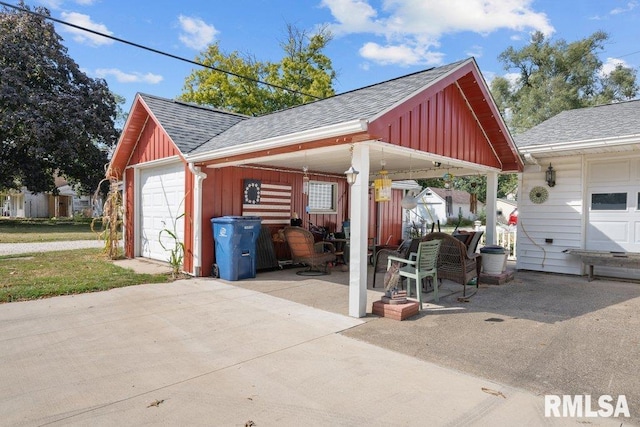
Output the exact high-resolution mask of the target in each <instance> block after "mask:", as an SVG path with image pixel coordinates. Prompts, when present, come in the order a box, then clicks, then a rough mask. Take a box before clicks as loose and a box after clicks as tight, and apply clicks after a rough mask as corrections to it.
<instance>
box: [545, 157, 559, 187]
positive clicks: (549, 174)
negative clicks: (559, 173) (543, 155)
mask: <svg viewBox="0 0 640 427" xmlns="http://www.w3.org/2000/svg"><path fill="white" fill-rule="evenodd" d="M544 176H545V180H546V181H547V185H548V186H549V187H555V185H556V171H554V170H553V166H551V163H549V167H548V168H547V171H546V172H545V174H544Z"/></svg>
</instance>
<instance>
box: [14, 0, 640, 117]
mask: <svg viewBox="0 0 640 427" xmlns="http://www.w3.org/2000/svg"><path fill="white" fill-rule="evenodd" d="M5 2H6V3H9V4H14V5H17V4H18V1H17V0H5ZM25 3H26V4H27V5H28V6H30V7H35V6H44V7H46V8H47V9H49V10H50V12H51V15H52V16H53V17H55V18H57V19H60V20H63V21H66V22H71V23H74V24H76V25H80V26H83V27H88V28H91V29H93V30H95V31H98V32H101V33H105V34H109V35H112V36H114V37H117V38H120V39H124V40H128V41H131V42H134V43H137V44H140V45H144V46H148V47H151V48H153V49H157V50H160V51H163V52H167V53H170V54H172V55H176V56H179V57H183V58H186V59H189V60H194V59H195V58H196V56H197V55H198V54H199V53H200V52H202V51H203V50H205V49H206V46H207V45H208V44H210V43H214V42H218V43H219V46H220V48H221V50H222V51H223V52H226V53H231V52H234V51H235V52H239V53H242V54H250V55H252V56H254V57H255V58H256V59H258V60H261V61H274V62H277V61H280V59H281V58H282V55H283V50H282V48H281V47H280V43H281V42H282V41H283V40H284V39H285V38H286V26H287V24H293V25H295V26H296V27H298V28H300V29H302V30H306V31H308V32H311V33H312V32H314V31H315V30H317V29H318V28H320V27H321V26H326V27H327V28H328V29H330V30H331V32H332V34H333V39H332V41H331V42H330V43H329V45H328V46H327V48H326V49H325V51H324V52H325V54H326V55H327V56H328V57H329V58H330V59H331V60H332V63H333V67H334V69H335V70H336V71H337V74H338V77H337V80H336V82H335V84H334V88H335V90H336V92H337V93H342V92H346V91H349V90H353V89H357V88H360V87H364V86H367V85H371V84H375V83H379V82H382V81H385V80H389V79H392V78H396V77H400V76H403V75H406V74H410V73H412V72H416V71H420V70H424V69H427V68H431V67H434V66H439V65H445V64H448V63H451V62H455V61H458V60H460V59H465V58H468V57H471V56H473V57H475V59H476V61H477V62H478V65H479V68H480V71H481V72H482V73H483V75H484V77H485V80H487V82H490V81H491V79H493V78H494V77H495V76H497V75H506V74H507V73H509V72H512V73H513V72H514V71H515V70H505V69H504V67H503V64H502V63H501V62H500V61H499V60H498V56H499V54H500V53H501V52H503V51H504V50H505V49H507V48H508V47H510V46H511V47H514V48H516V49H519V48H521V47H523V46H525V45H526V44H527V43H528V42H529V40H530V34H531V33H532V32H534V31H542V32H543V33H544V34H546V35H547V36H548V37H550V38H551V40H552V41H555V40H559V39H564V40H566V41H567V42H573V41H576V40H579V39H583V38H585V37H588V36H590V35H591V34H593V33H594V32H595V31H598V30H603V31H605V32H607V33H608V34H609V37H610V38H609V40H608V42H607V44H606V46H605V49H604V51H603V52H602V53H601V55H600V58H601V60H602V61H603V63H604V64H605V66H604V67H603V68H604V70H603V72H606V71H607V70H610V69H612V68H613V67H614V66H615V65H616V64H617V63H622V64H623V65H626V66H630V67H633V68H635V69H636V70H638V69H639V68H640V47H639V44H638V39H639V36H640V30H639V27H640V0H570V1H569V0H539V1H538V0H233V1H228V0H224V1H223V0H182V1H175V0H155V1H146V0H135V1H132V0H127V1H123V0H26V1H25ZM55 25H56V29H57V32H58V34H59V35H60V36H61V37H62V38H63V44H64V45H65V46H66V47H67V49H68V54H69V56H70V57H71V58H73V59H74V60H75V61H76V62H77V63H78V64H79V66H80V67H81V69H82V70H83V71H84V72H85V73H86V74H87V75H88V76H90V77H93V78H103V79H105V80H106V81H107V83H108V85H109V88H110V89H111V91H112V92H114V93H116V94H118V95H121V96H123V97H124V98H125V100H126V102H125V104H124V105H123V109H124V110H125V111H129V109H130V107H131V104H132V102H133V100H134V97H135V94H136V93H137V92H142V93H147V94H152V95H157V96H161V97H166V98H175V97H177V96H179V95H180V94H181V93H182V90H183V86H184V81H185V79H186V78H187V77H188V76H189V74H190V73H191V72H192V71H193V70H194V69H196V68H197V66H196V65H193V64H189V63H187V62H183V61H179V60H176V59H171V58H168V57H165V56H162V55H159V54H156V53H151V52H148V51H145V50H141V49H139V48H136V47H132V46H129V45H126V44H123V43H120V42H118V41H114V40H110V39H107V38H104V37H100V36H96V35H93V34H90V33H86V32H82V31H79V30H76V29H74V28H72V27H68V26H65V25H63V24H55Z"/></svg>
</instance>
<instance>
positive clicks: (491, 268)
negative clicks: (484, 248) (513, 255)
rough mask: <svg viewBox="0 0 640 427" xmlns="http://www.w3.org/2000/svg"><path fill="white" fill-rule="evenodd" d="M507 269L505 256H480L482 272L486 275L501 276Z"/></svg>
mask: <svg viewBox="0 0 640 427" xmlns="http://www.w3.org/2000/svg"><path fill="white" fill-rule="evenodd" d="M506 269H507V254H482V271H483V272H484V273H486V274H502V273H504V271H505V270H506Z"/></svg>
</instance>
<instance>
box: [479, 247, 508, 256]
mask: <svg viewBox="0 0 640 427" xmlns="http://www.w3.org/2000/svg"><path fill="white" fill-rule="evenodd" d="M480 253H483V254H504V253H505V249H504V248H503V247H502V246H498V245H489V246H483V247H482V248H480Z"/></svg>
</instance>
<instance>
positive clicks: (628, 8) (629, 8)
mask: <svg viewBox="0 0 640 427" xmlns="http://www.w3.org/2000/svg"><path fill="white" fill-rule="evenodd" d="M636 7H638V2H637V1H630V2H628V3H627V5H626V7H616V8H615V9H613V10H612V11H611V12H609V13H610V14H611V15H619V14H621V13H625V12H631V11H632V10H633V9H635V8H636Z"/></svg>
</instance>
